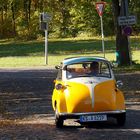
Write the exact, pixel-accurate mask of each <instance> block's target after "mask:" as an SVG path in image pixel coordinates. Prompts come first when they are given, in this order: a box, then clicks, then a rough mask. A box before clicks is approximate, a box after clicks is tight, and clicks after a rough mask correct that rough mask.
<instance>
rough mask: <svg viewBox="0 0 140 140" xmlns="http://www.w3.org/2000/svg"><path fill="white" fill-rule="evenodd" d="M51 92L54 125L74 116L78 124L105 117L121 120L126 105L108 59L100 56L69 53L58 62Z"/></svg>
mask: <svg viewBox="0 0 140 140" xmlns="http://www.w3.org/2000/svg"><path fill="white" fill-rule="evenodd" d="M56 69H58V74H57V78H56V80H54V82H55V87H54V90H53V95H52V106H53V109H54V111H55V124H56V127H62V126H63V123H64V120H66V119H77V120H78V122H79V123H80V124H83V123H89V122H94V121H108V119H109V117H114V118H115V119H116V121H117V124H118V125H120V126H122V125H124V124H125V119H126V108H125V100H124V96H123V93H122V91H120V90H119V89H118V84H119V83H117V82H116V80H115V77H114V74H113V71H112V65H111V63H110V62H109V61H108V60H107V59H105V58H102V57H73V58H66V59H64V60H63V61H62V62H61V64H60V65H59V66H56Z"/></svg>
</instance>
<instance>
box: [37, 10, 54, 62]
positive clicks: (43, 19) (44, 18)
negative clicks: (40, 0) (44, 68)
mask: <svg viewBox="0 0 140 140" xmlns="http://www.w3.org/2000/svg"><path fill="white" fill-rule="evenodd" d="M51 18H52V17H51V15H50V14H48V13H44V12H43V13H40V29H41V30H43V31H45V64H48V22H49V21H50V20H51Z"/></svg>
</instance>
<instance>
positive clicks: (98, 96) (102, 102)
mask: <svg viewBox="0 0 140 140" xmlns="http://www.w3.org/2000/svg"><path fill="white" fill-rule="evenodd" d="M94 98H95V99H94V100H95V102H94V112H100V111H113V110H116V92H115V81H114V80H109V81H105V82H102V83H99V84H98V85H96V86H95V88H94Z"/></svg>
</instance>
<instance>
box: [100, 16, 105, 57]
mask: <svg viewBox="0 0 140 140" xmlns="http://www.w3.org/2000/svg"><path fill="white" fill-rule="evenodd" d="M100 19H101V34H102V51H103V54H104V58H105V47H104V30H103V19H102V16H100Z"/></svg>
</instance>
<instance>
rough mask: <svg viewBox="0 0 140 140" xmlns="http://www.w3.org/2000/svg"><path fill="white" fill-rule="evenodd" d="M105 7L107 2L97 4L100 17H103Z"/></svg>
mask: <svg viewBox="0 0 140 140" xmlns="http://www.w3.org/2000/svg"><path fill="white" fill-rule="evenodd" d="M104 7H105V2H96V10H97V12H98V14H99V16H102V15H103V10H104Z"/></svg>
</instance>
